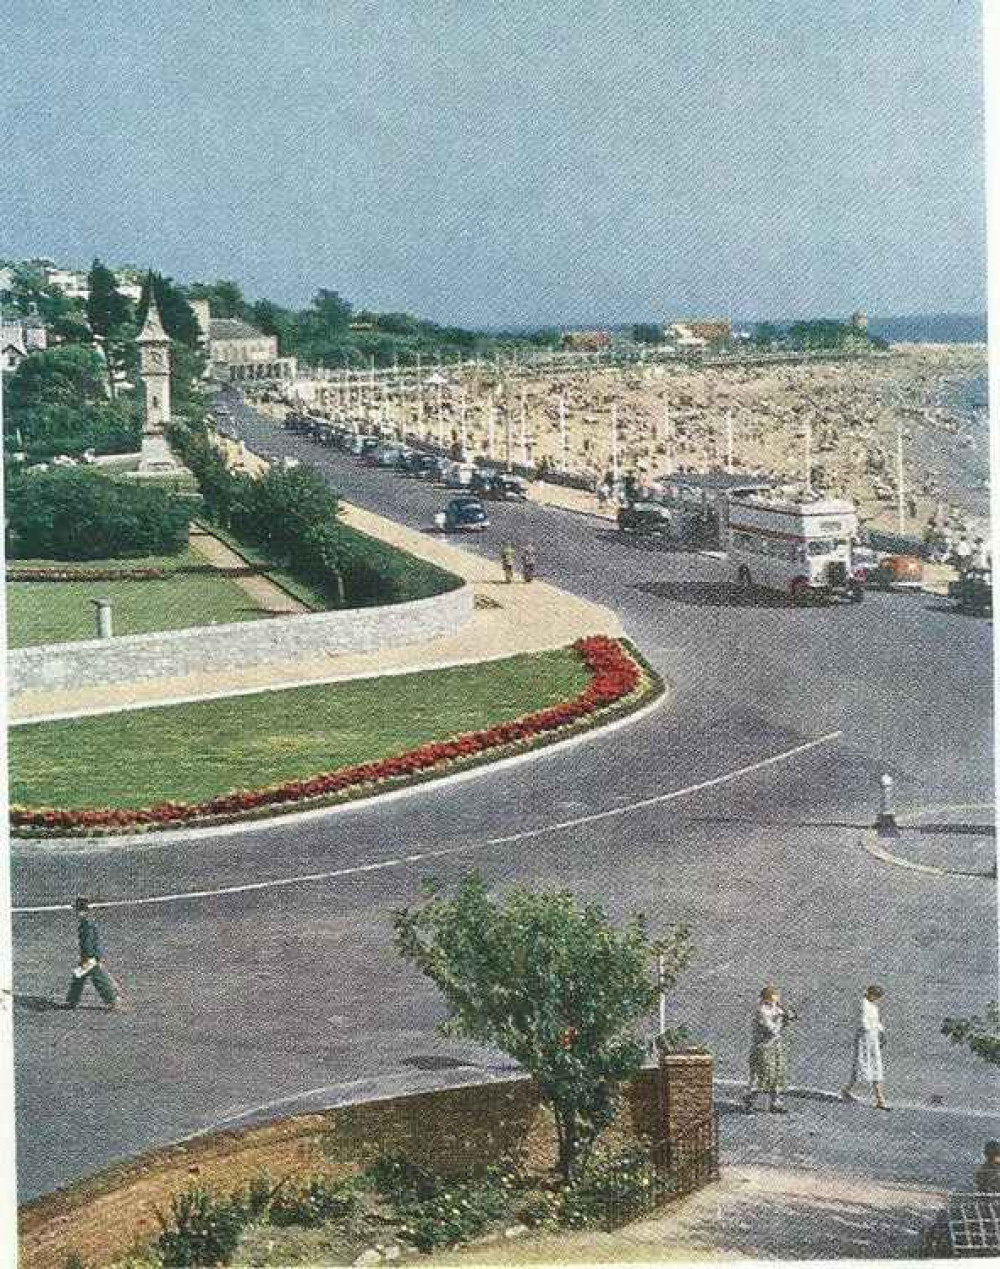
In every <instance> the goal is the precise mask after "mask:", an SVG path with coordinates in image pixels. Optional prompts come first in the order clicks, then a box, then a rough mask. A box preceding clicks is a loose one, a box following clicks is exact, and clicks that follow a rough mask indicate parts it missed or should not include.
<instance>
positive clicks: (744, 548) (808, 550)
mask: <svg viewBox="0 0 1000 1269" xmlns="http://www.w3.org/2000/svg"><path fill="white" fill-rule="evenodd" d="M724 521H725V523H724V528H723V532H722V537H723V540H724V542H725V549H726V555H727V558H728V559H729V561H730V564H731V566H732V568H733V570H734V574H735V581H736V586H737V589H738V591H739V593H740V594H741V595H743V596H744V597H749V596H750V595H751V594H752V593H753V591H754V590H756V589H760V590H770V591H780V592H782V593H783V594H786V595H788V596H790V598H791V599H793V600H794V601H795V602H796V603H802V602H804V601H805V600H807V599H809V598H811V597H816V598H824V599H828V598H834V597H842V598H846V599H849V600H851V601H852V602H853V603H860V602H861V600H862V599H863V598H864V593H865V592H864V576H865V570H864V569H863V568H862V567H860V566H859V565H857V564H856V563H855V561H854V559H853V558H852V555H853V548H854V545H855V543H856V542H857V540H858V514H857V511H856V509H855V507H854V504H853V503H852V502H848V501H846V500H844V499H839V498H818V497H809V496H806V497H802V498H782V497H781V496H780V495H779V496H775V495H772V494H765V493H758V494H750V495H745V496H742V497H740V496H737V497H733V498H730V499H729V500H728V501H727V502H726V503H725V504H724Z"/></svg>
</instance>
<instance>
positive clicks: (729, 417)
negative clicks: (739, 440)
mask: <svg viewBox="0 0 1000 1269" xmlns="http://www.w3.org/2000/svg"><path fill="white" fill-rule="evenodd" d="M732 470H733V412H732V410H727V411H726V471H728V472H731V471H732Z"/></svg>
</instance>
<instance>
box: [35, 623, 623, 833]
mask: <svg viewBox="0 0 1000 1269" xmlns="http://www.w3.org/2000/svg"><path fill="white" fill-rule="evenodd" d="M573 650H574V651H575V652H576V654H577V655H578V656H579V657H580V658H581V660H582V661H583V662H584V664H585V665H586V667H587V669H588V670H589V671H590V678H589V680H588V682H587V685H586V686H585V687H584V688H583V690H582V691H581V692H579V693H578V694H577V695H576V696H574V697H572V698H571V699H570V700H567V701H562V702H560V703H559V704H558V705H550V706H548V707H546V708H545V709H540V710H536V711H535V712H534V713H531V714H525V715H523V716H522V717H521V718H515V719H512V720H511V721H509V722H505V723H497V724H495V725H494V726H492V727H485V728H482V729H481V730H479V731H472V732H466V733H465V734H464V735H460V736H454V737H452V738H451V739H450V740H434V741H428V742H427V743H426V744H423V745H419V746H418V747H417V748H416V749H411V750H408V751H407V752H406V753H402V754H395V755H392V756H390V757H388V758H380V759H378V760H376V761H372V762H363V763H357V764H355V765H353V766H349V767H340V768H338V769H337V770H335V771H327V772H323V773H321V774H320V775H315V776H309V777H307V778H305V779H298V780H288V781H285V782H283V783H281V784H275V785H269V786H265V787H263V788H258V789H232V790H230V791H229V792H227V793H222V794H220V795H219V796H217V797H213V798H209V799H207V800H206V801H204V802H196V803H188V802H180V801H169V802H160V803H158V804H157V805H155V806H147V807H84V808H65V809H61V808H55V807H39V806H18V805H15V806H12V807H11V813H10V822H11V825H12V826H13V827H14V828H17V829H24V830H29V831H30V832H32V833H36V834H39V835H42V836H45V835H55V834H57V833H84V834H86V833H95V832H127V831H134V830H140V831H142V830H145V829H156V828H168V827H171V826H173V825H179V824H192V823H210V822H218V821H220V820H226V819H232V818H245V817H246V816H247V815H248V814H250V813H254V812H261V811H265V810H272V811H273V810H278V809H281V808H288V807H297V806H300V805H315V804H317V803H324V804H326V803H329V802H331V801H341V800H344V799H346V798H348V797H351V796H355V795H357V793H358V792H359V791H360V790H365V789H375V788H378V787H379V786H383V785H386V784H391V785H392V786H398V785H400V784H403V783H408V782H412V781H413V780H415V779H421V778H425V777H426V776H427V775H428V774H430V773H433V772H435V771H438V770H440V769H442V768H445V767H449V766H456V765H469V764H470V763H473V762H476V761H478V760H481V758H482V756H483V755H484V754H487V753H490V754H493V753H494V752H495V751H497V750H504V749H514V748H517V747H524V746H526V745H531V744H537V743H539V742H541V741H544V740H546V739H550V738H552V737H553V736H555V735H558V734H559V733H560V732H562V731H565V730H566V729H568V728H571V727H575V726H578V725H579V724H581V723H582V722H584V721H586V720H588V719H592V718H593V717H594V716H595V715H598V714H600V713H601V712H603V711H605V710H607V709H609V708H611V707H613V706H618V705H620V704H621V702H623V701H625V700H627V699H628V698H630V697H632V696H633V695H634V694H636V693H638V692H639V689H640V688H643V687H646V686H648V676H647V675H646V674H645V672H644V670H643V668H642V667H641V666H640V664H639V663H638V661H637V660H636V659H635V658H634V657H633V656H632V654H631V653H630V652H629V651H628V650H627V649H626V648H625V647H624V646H623V644H622V643H620V642H619V641H618V640H617V639H612V638H610V637H609V636H607V635H589V636H587V637H585V638H582V639H578V640H577V641H576V643H574V644H573Z"/></svg>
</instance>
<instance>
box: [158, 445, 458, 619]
mask: <svg viewBox="0 0 1000 1269" xmlns="http://www.w3.org/2000/svg"><path fill="white" fill-rule="evenodd" d="M170 439H171V443H172V445H173V446H174V448H175V450H176V451H177V453H178V454H179V455H180V456H181V458H182V459H183V461H184V463H185V464H186V465H187V467H188V468H189V469H190V470H191V471H192V472H193V473H194V475H195V478H196V479H197V481H198V485H199V488H200V489H201V493H202V497H203V499H204V510H205V513H206V514H207V515H208V517H209V518H210V519H211V520H213V521H215V522H216V523H217V524H219V525H220V526H221V527H222V528H223V529H226V530H227V531H229V532H230V533H232V534H234V535H235V536H236V537H237V538H238V539H242V540H243V541H245V542H248V543H253V544H255V545H258V546H262V547H264V548H266V549H267V550H268V551H270V552H272V553H273V554H274V555H275V556H276V558H277V559H278V560H280V561H281V562H282V563H283V564H284V565H285V566H286V567H287V568H288V570H289V572H291V573H293V574H296V575H298V577H299V578H300V579H301V580H302V581H304V582H307V583H308V584H309V585H310V586H313V587H316V588H317V589H319V590H320V591H322V593H323V594H324V595H325V596H326V597H327V599H328V601H329V602H330V605H331V606H332V607H337V608H361V607H366V606H372V605H376V604H398V603H404V602H406V601H407V600H414V599H426V598H428V597H429V596H432V595H441V594H444V593H445V592H446V591H450V590H455V589H457V588H458V587H459V586H461V585H462V579H461V578H460V577H457V576H456V575H455V574H454V573H449V572H447V571H446V570H445V569H443V568H439V567H438V566H437V565H436V564H430V563H428V562H427V561H425V560H420V559H417V558H416V557H415V556H412V555H409V554H407V553H406V552H405V551H401V550H399V549H398V548H397V547H394V546H390V545H389V544H388V543H385V542H380V541H378V540H377V539H376V538H371V537H369V536H368V535H367V534H365V533H361V532H359V531H358V530H357V529H352V528H349V527H348V526H347V525H345V524H343V523H341V521H340V520H339V519H338V515H339V510H340V508H339V499H338V497H337V495H336V493H334V492H333V490H331V489H330V487H329V486H328V485H327V483H326V480H325V479H324V478H323V476H322V475H321V474H320V473H319V471H318V470H317V469H316V468H315V467H312V466H310V465H308V464H305V463H303V464H299V465H298V466H296V467H291V468H285V467H283V466H280V465H275V466H273V467H271V468H270V469H269V470H268V471H267V472H266V473H265V474H264V475H263V476H261V477H259V478H254V477H251V476H249V475H247V474H245V473H243V472H234V471H231V470H230V469H229V468H228V467H227V466H226V463H225V461H224V459H223V457H222V455H221V454H220V453H219V451H218V450H217V449H216V447H215V446H214V445H213V444H212V441H211V440H210V439H209V437H208V434H207V432H206V431H204V430H202V431H197V430H194V429H191V428H185V427H175V428H174V429H173V430H172V432H171V438H170Z"/></svg>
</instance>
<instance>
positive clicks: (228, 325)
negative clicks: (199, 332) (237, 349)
mask: <svg viewBox="0 0 1000 1269" xmlns="http://www.w3.org/2000/svg"><path fill="white" fill-rule="evenodd" d="M208 337H209V339H266V338H268V336H266V335H265V334H264V332H263V331H262V330H258V329H257V327H256V326H251V325H250V324H249V322H241V321H240V320H239V319H238V318H235V317H213V318H212V319H211V321H210V322H209V324H208Z"/></svg>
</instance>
